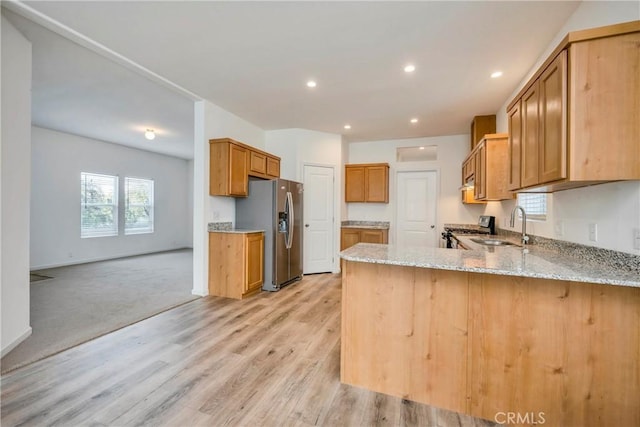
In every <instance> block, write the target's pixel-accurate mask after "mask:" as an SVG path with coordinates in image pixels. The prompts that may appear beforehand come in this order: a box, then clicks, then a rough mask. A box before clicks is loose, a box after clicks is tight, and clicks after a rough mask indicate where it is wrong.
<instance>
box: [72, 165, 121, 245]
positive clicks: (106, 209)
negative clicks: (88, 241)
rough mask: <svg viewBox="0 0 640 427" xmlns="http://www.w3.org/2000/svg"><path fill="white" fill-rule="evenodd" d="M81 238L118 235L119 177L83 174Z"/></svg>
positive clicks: (81, 182) (81, 180) (81, 186)
mask: <svg viewBox="0 0 640 427" xmlns="http://www.w3.org/2000/svg"><path fill="white" fill-rule="evenodd" d="M80 197H81V207H80V237H81V238H87V237H103V236H117V235H118V177H117V176H112V175H100V174H95V173H87V172H81V174H80Z"/></svg>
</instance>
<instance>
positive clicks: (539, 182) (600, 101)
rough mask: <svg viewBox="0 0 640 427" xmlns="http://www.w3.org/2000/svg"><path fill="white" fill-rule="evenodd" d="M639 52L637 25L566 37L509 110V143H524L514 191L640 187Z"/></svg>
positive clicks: (639, 26)
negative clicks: (630, 183)
mask: <svg viewBox="0 0 640 427" xmlns="http://www.w3.org/2000/svg"><path fill="white" fill-rule="evenodd" d="M639 45H640V21H633V22H628V23H623V24H616V25H611V26H607V27H600V28H594V29H591V30H583V31H577V32H573V33H569V34H568V35H567V37H565V39H564V40H563V41H562V42H561V43H560V45H559V46H558V47H557V48H556V49H555V51H554V52H553V53H552V54H551V55H550V56H549V58H548V59H547V60H546V61H545V63H544V64H543V65H542V66H541V67H540V69H539V70H538V71H537V72H536V73H535V74H534V75H533V77H532V78H531V80H530V81H529V82H528V83H527V84H526V85H525V87H524V88H523V89H522V91H521V92H520V93H519V94H518V95H517V96H516V98H515V99H514V100H513V101H512V102H511V103H510V104H509V107H508V108H507V111H508V114H509V122H510V130H509V132H510V140H511V141H515V142H516V143H517V141H518V138H520V143H521V145H520V148H521V153H520V154H521V159H520V165H521V169H520V184H519V186H518V185H517V184H516V180H515V179H513V182H511V186H510V188H511V189H512V190H522V191H523V192H526V191H533V192H553V191H558V190H563V189H567V188H575V187H582V186H586V185H593V184H598V183H602V182H608V181H618V180H638V179H640V161H638V159H639V158H640V120H638V117H640V102H638V99H640V72H638V64H639V63H640V49H638V46H639ZM517 105H520V108H521V112H520V113H521V118H522V122H521V127H520V128H518V126H514V123H512V117H515V116H512V113H516V114H517V108H518V107H517ZM513 144H514V143H512V145H513ZM511 160H512V162H513V163H512V168H513V167H514V165H515V159H514V158H513V157H512V158H511ZM510 181H511V180H510Z"/></svg>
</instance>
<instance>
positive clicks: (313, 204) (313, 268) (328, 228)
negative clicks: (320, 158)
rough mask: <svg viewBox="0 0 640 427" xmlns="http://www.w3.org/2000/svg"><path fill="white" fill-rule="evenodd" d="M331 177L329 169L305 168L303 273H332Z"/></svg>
mask: <svg viewBox="0 0 640 427" xmlns="http://www.w3.org/2000/svg"><path fill="white" fill-rule="evenodd" d="M333 175H334V171H333V168H332V167H326V166H311V165H305V166H304V217H303V218H304V236H303V237H304V239H303V240H304V264H303V272H304V274H312V273H325V272H329V271H332V270H333V257H334V245H333V241H334V240H333V236H334V231H335V227H334V209H333V208H334V205H333V203H334V197H333V180H334V176H333Z"/></svg>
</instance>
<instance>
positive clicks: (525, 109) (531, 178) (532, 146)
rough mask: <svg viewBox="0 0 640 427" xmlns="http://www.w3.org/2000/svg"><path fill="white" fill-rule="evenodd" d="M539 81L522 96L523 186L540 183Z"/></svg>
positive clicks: (521, 182) (521, 181)
mask: <svg viewBox="0 0 640 427" xmlns="http://www.w3.org/2000/svg"><path fill="white" fill-rule="evenodd" d="M539 98H540V96H539V92H538V81H536V82H535V83H534V84H533V85H532V86H531V87H530V88H529V90H527V91H526V92H525V94H524V95H523V96H522V145H521V152H520V154H521V156H522V157H521V168H522V169H521V171H520V172H521V175H520V177H521V180H520V184H521V185H522V187H529V186H531V185H536V184H538V182H539V181H538V152H539V149H538V134H539V132H540V112H539V102H538V100H539Z"/></svg>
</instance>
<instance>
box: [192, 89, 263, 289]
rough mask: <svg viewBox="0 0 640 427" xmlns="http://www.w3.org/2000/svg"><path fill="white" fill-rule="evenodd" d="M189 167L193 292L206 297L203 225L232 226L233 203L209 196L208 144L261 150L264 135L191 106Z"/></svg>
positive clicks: (204, 106) (205, 104)
mask: <svg viewBox="0 0 640 427" xmlns="http://www.w3.org/2000/svg"><path fill="white" fill-rule="evenodd" d="M194 108H195V114H194V117H195V120H194V127H195V129H194V137H195V138H194V153H195V154H194V164H193V179H194V187H193V208H194V216H193V290H192V293H194V294H196V295H208V294H209V289H208V280H209V272H208V265H209V246H208V241H209V240H208V239H209V234H208V232H207V224H208V223H210V222H214V221H231V222H233V223H235V216H236V202H235V199H234V198H233V197H220V196H210V195H209V140H210V139H214V138H232V139H235V140H236V141H240V142H243V143H245V144H247V145H251V146H253V147H256V148H259V149H261V150H264V147H265V133H264V131H263V130H262V129H260V128H259V127H257V126H255V125H253V124H251V123H249V122H248V121H246V120H244V119H242V118H240V117H238V116H236V115H234V114H232V113H230V112H228V111H226V110H224V109H222V108H220V107H218V106H217V105H215V104H212V103H211V102H209V101H199V102H196V103H195V107H194Z"/></svg>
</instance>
